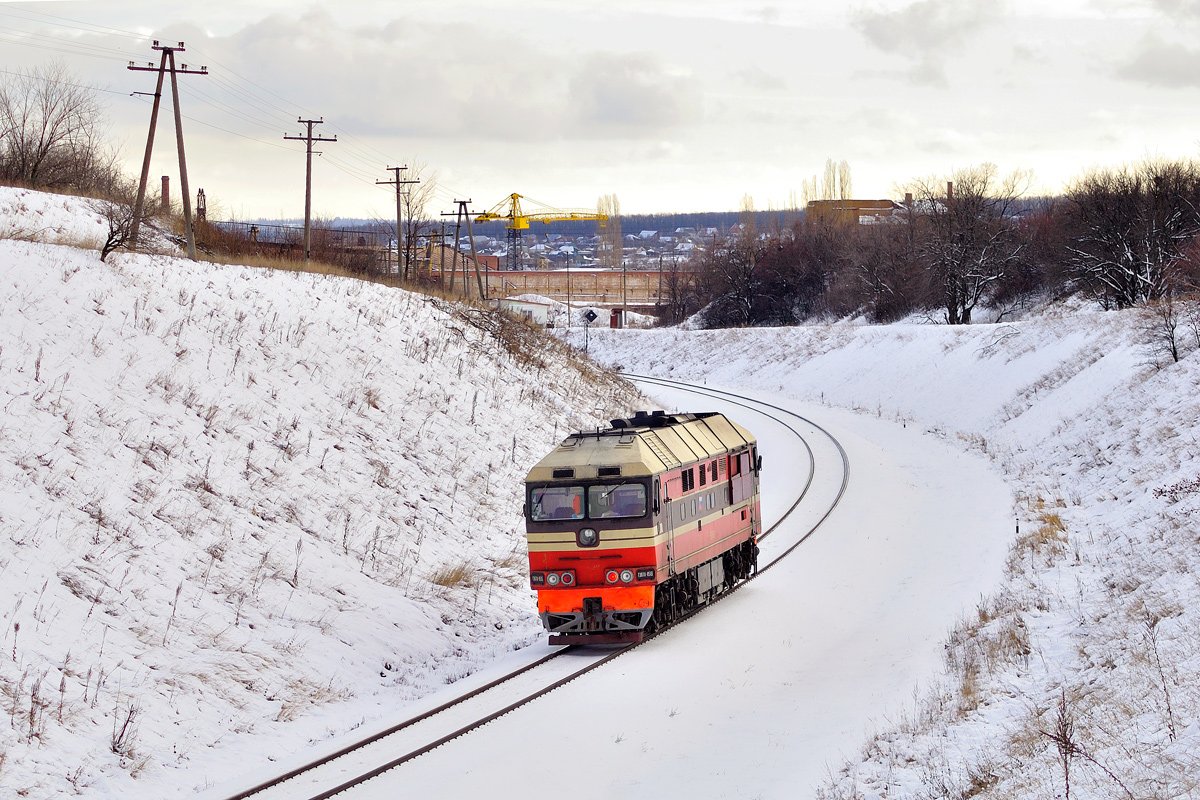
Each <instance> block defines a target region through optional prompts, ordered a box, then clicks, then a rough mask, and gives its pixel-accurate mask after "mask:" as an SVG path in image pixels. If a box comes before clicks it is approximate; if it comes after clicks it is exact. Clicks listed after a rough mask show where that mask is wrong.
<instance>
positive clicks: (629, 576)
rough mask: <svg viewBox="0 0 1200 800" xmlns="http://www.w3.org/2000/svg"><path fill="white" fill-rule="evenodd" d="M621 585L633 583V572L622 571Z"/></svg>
mask: <svg viewBox="0 0 1200 800" xmlns="http://www.w3.org/2000/svg"><path fill="white" fill-rule="evenodd" d="M621 583H633V570H631V569H623V570H621Z"/></svg>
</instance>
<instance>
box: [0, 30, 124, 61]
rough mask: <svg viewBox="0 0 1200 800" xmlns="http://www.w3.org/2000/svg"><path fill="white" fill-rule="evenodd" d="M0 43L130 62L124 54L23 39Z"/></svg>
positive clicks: (0, 39)
mask: <svg viewBox="0 0 1200 800" xmlns="http://www.w3.org/2000/svg"><path fill="white" fill-rule="evenodd" d="M4 33H8V31H0V35H3V34H4ZM0 41H3V42H8V43H9V44H16V45H20V46H22V47H33V48H36V49H38V50H49V51H51V52H54V53H69V54H71V55H75V56H86V57H88V58H99V59H101V60H104V61H128V60H129V56H128V55H124V54H122V55H120V56H106V55H99V54H97V53H89V52H87V51H85V50H77V49H72V48H70V47H52V46H50V45H47V44H37V43H35V42H29V41H25V40H23V39H9V38H0ZM114 52H115V51H114Z"/></svg>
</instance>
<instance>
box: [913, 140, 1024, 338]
mask: <svg viewBox="0 0 1200 800" xmlns="http://www.w3.org/2000/svg"><path fill="white" fill-rule="evenodd" d="M1032 183H1033V175H1032V174H1031V173H1030V172H1028V171H1024V170H1018V171H1016V172H1013V173H1011V174H1009V175H1008V176H1006V177H1003V178H1002V177H1001V176H1000V174H999V169H998V168H997V167H996V165H995V164H982V165H980V166H977V167H969V168H967V169H961V170H958V171H956V172H955V173H954V174H953V175H952V176H950V179H949V180H945V181H943V180H938V179H926V180H918V181H915V182H914V183H913V184H911V185H910V186H909V187H907V188H908V189H909V191H911V192H912V194H913V197H914V199H915V202H916V204H917V213H916V214H914V215H912V217H911V224H913V225H915V226H916V229H915V232H914V233H915V235H916V237H917V242H918V249H919V252H920V255H921V258H922V260H923V262H924V266H925V269H926V270H927V273H928V276H929V278H930V280H931V281H932V283H933V286H934V287H935V290H936V291H937V293H938V294H940V300H941V305H942V307H943V308H944V309H945V311H946V322H947V323H949V324H951V325H968V324H970V322H971V313H972V312H973V311H974V309H975V307H976V306H978V305H979V304H980V303H981V302H984V301H985V300H986V299H987V298H988V295H989V293H990V292H991V291H992V290H993V288H994V287H995V286H996V284H997V283H998V282H1000V281H1001V280H1002V279H1003V278H1004V277H1005V275H1006V274H1007V273H1008V271H1009V270H1010V269H1011V268H1012V267H1013V266H1014V265H1015V264H1016V262H1017V258H1018V256H1019V255H1020V253H1021V250H1022V248H1023V241H1022V238H1021V236H1020V235H1019V231H1018V223H1017V219H1016V216H1015V212H1016V203H1017V201H1018V200H1019V199H1020V198H1021V197H1022V196H1024V195H1025V193H1026V192H1027V191H1028V190H1029V188H1030V186H1031V185H1032Z"/></svg>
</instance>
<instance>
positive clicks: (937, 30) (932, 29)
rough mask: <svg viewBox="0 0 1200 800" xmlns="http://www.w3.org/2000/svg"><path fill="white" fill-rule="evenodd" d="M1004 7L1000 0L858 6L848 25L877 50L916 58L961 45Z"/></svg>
mask: <svg viewBox="0 0 1200 800" xmlns="http://www.w3.org/2000/svg"><path fill="white" fill-rule="evenodd" d="M1006 8H1007V3H1006V2H1004V0H918V1H917V2H915V3H912V4H911V5H908V6H906V7H904V8H901V9H898V10H896V11H885V10H883V9H878V8H866V7H860V8H858V9H857V10H855V11H853V12H852V13H851V24H852V25H853V26H854V28H855V29H856V30H858V31H859V32H860V33H861V34H863V36H865V37H867V40H868V41H869V42H871V44H873V45H875V46H876V47H878V48H879V49H880V50H883V51H884V52H887V53H901V54H905V55H908V56H910V57H914V58H919V57H922V56H924V55H928V54H931V53H932V52H933V51H935V50H938V49H940V48H944V47H948V46H957V45H960V44H962V43H963V42H964V41H965V40H966V39H967V37H969V36H970V35H971V34H973V33H975V32H976V31H979V30H980V29H982V28H984V27H986V26H987V25H989V24H991V23H992V22H994V21H996V20H998V19H999V18H1000V17H1001V16H1003V14H1004V12H1005V10H1006Z"/></svg>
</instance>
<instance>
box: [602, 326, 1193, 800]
mask: <svg viewBox="0 0 1200 800" xmlns="http://www.w3.org/2000/svg"><path fill="white" fill-rule="evenodd" d="M1144 323H1145V318H1144V316H1143V315H1142V313H1141V312H1124V313H1098V312H1097V313H1089V312H1084V311H1078V312H1072V313H1063V314H1061V315H1056V316H1047V317H1043V318H1039V319H1034V320H1029V321H1024V322H1019V323H1014V324H1009V325H999V326H994V325H980V326H971V327H964V328H950V327H944V326H906V325H894V326H888V327H849V326H822V327H806V328H795V329H773V330H762V329H758V330H738V331H696V332H687V331H678V330H673V331H653V332H642V331H598V332H593V334H592V341H591V353H592V355H593V357H595V358H597V359H599V360H601V361H602V362H604V363H608V364H610V365H619V366H621V367H623V368H624V369H626V370H628V371H630V372H641V373H647V374H657V375H663V376H686V377H695V376H698V375H703V376H707V379H708V380H709V381H710V382H713V383H720V384H725V385H733V386H746V387H755V388H758V389H761V390H767V391H776V392H782V393H786V394H788V395H790V396H793V397H797V398H803V399H806V400H809V401H816V402H818V403H823V404H828V405H836V406H842V407H845V408H850V409H854V410H857V411H859V412H860V413H863V414H869V415H872V416H877V417H881V418H883V419H885V420H894V421H897V422H901V423H905V424H908V425H910V426H911V425H912V424H914V423H916V424H918V425H919V426H921V427H923V428H925V429H928V430H930V431H933V432H935V433H938V434H940V435H942V436H944V437H945V438H946V439H947V440H948V441H950V442H952V443H955V444H957V445H958V446H960V447H962V448H966V449H969V450H972V451H974V452H977V453H980V454H982V455H984V456H986V457H988V458H990V459H992V461H993V462H994V463H995V464H996V465H997V466H998V467H999V468H1000V469H1002V470H1003V472H1004V473H1005V474H1006V476H1007V477H1008V480H1009V482H1010V484H1011V485H1012V486H1013V488H1014V490H1015V491H1016V492H1017V494H1018V498H1019V500H1020V506H1021V512H1020V514H1019V520H1018V521H1019V523H1020V533H1019V534H1018V535H1017V536H1016V537H1014V540H1013V542H1012V545H1011V549H1010V552H1009V556H1008V562H1007V566H1006V569H1005V573H1004V578H1003V580H1001V581H1000V582H999V583H998V585H996V586H995V588H994V591H993V593H992V594H990V595H989V596H988V597H986V598H984V599H983V600H982V601H981V602H980V604H979V607H978V609H977V610H976V611H975V612H973V613H972V614H969V615H968V616H967V617H966V618H965V619H964V620H963V621H962V623H961V624H960V625H959V626H958V627H956V628H955V629H954V630H953V631H952V632H950V633H949V637H948V639H947V641H946V644H945V647H944V659H943V660H944V664H943V669H942V671H941V673H940V676H930V684H932V688H929V689H927V690H926V691H925V692H923V693H922V694H921V695H920V696H918V697H916V698H915V699H914V701H913V703H912V705H911V708H909V709H908V711H907V712H906V713H904V714H899V715H897V714H895V713H889V714H888V717H887V718H886V719H883V718H881V719H878V720H877V722H876V724H877V726H878V733H876V734H875V735H873V736H872V737H871V738H869V739H868V740H867V742H866V743H865V744H864V745H863V748H862V750H861V752H860V753H859V754H858V755H857V756H855V757H854V758H852V759H851V761H850V762H849V763H847V764H846V765H845V767H844V768H842V769H841V770H838V771H837V774H836V775H835V776H834V777H833V778H832V779H831V780H830V781H829V782H828V783H827V784H826V785H825V786H824V787H823V788H822V789H821V790H820V791H819V794H820V795H821V796H823V797H829V798H835V797H836V798H843V797H844V798H863V797H865V798H874V797H888V798H896V797H904V798H909V797H912V798H925V797H961V796H979V797H1034V796H1040V797H1050V796H1055V795H1062V794H1063V792H1064V778H1065V777H1067V776H1066V775H1065V774H1064V768H1063V763H1064V761H1063V756H1064V754H1065V755H1066V763H1067V765H1068V768H1069V777H1070V781H1071V790H1072V791H1073V792H1074V793H1075V794H1076V795H1077V796H1080V797H1084V796H1088V797H1128V796H1135V797H1156V798H1168V797H1169V798H1183V797H1196V796H1198V795H1200V655H1198V653H1200V647H1198V644H1200V584H1198V581H1197V578H1196V576H1197V575H1198V574H1200V548H1198V547H1197V542H1198V539H1197V534H1196V522H1195V520H1196V514H1197V513H1198V512H1200V448H1198V447H1197V433H1198V430H1197V424H1196V420H1197V419H1198V418H1200V393H1198V392H1197V387H1198V386H1200V352H1197V351H1196V350H1195V344H1196V343H1195V342H1194V341H1191V342H1190V344H1191V347H1189V348H1188V349H1189V350H1190V351H1191V352H1190V353H1189V354H1188V355H1187V356H1186V357H1185V358H1184V359H1183V360H1182V361H1181V362H1180V363H1178V364H1174V363H1165V362H1164V361H1163V359H1162V358H1161V353H1157V352H1153V351H1151V350H1149V349H1148V347H1147V345H1146V344H1144V340H1145V333H1144V328H1145V324H1144ZM1182 333H1183V331H1182V330H1181V334H1182ZM1187 335H1188V336H1191V333H1190V332H1188V334H1187ZM1151 362H1157V363H1158V364H1159V365H1160V366H1156V365H1155V364H1154V363H1151ZM962 535H964V536H971V535H972V530H971V529H970V527H967V528H965V529H964V530H963V531H962ZM927 685H928V684H927ZM846 689H847V691H852V690H853V688H852V687H850V686H847V687H846ZM879 711H880V712H883V709H879ZM797 724H801V723H800V722H799V721H797ZM806 788H807V787H799V786H797V787H794V789H795V790H796V791H797V792H799V793H800V794H801V795H803V794H805V793H806Z"/></svg>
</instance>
